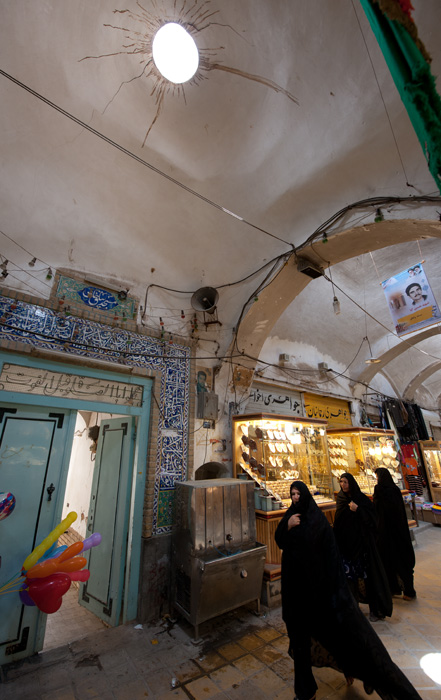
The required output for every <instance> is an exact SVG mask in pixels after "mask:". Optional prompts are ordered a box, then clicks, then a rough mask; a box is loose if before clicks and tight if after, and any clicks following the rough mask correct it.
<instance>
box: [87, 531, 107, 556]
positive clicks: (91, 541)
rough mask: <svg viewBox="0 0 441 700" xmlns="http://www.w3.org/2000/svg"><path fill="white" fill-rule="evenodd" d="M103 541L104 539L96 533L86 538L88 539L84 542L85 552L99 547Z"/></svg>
mask: <svg viewBox="0 0 441 700" xmlns="http://www.w3.org/2000/svg"><path fill="white" fill-rule="evenodd" d="M101 539H102V537H101V535H100V533H99V532H94V533H93V535H91V536H90V537H86V539H85V540H83V552H86V551H87V550H88V549H91V548H92V547H96V546H97V545H99V544H100V543H101Z"/></svg>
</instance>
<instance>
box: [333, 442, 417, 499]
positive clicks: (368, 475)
mask: <svg viewBox="0 0 441 700" xmlns="http://www.w3.org/2000/svg"><path fill="white" fill-rule="evenodd" d="M327 435H328V450H329V461H330V464H331V473H332V480H333V484H334V491H340V476H341V475H342V474H343V473H344V472H349V473H350V474H352V475H353V477H354V478H355V480H356V481H357V483H358V485H359V486H360V489H361V490H362V491H363V493H366V494H367V495H372V494H373V493H374V487H375V485H376V483H377V477H376V476H375V470H376V469H378V467H386V469H388V470H389V471H390V473H391V475H392V479H393V480H394V483H395V484H396V485H397V486H398V488H400V489H404V488H405V486H404V482H403V476H402V473H401V470H400V462H399V461H398V459H397V445H396V443H395V434H394V432H393V430H375V429H372V428H332V429H329V430H328V431H327Z"/></svg>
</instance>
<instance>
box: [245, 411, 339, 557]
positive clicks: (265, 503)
mask: <svg viewBox="0 0 441 700" xmlns="http://www.w3.org/2000/svg"><path fill="white" fill-rule="evenodd" d="M232 421H233V468H234V476H236V477H238V478H246V479H253V480H254V482H255V487H256V488H255V492H254V493H255V499H256V500H255V503H256V528H257V538H258V539H259V541H260V542H263V543H264V544H266V545H267V562H270V563H274V564H279V563H280V561H281V552H280V550H279V549H278V547H277V546H276V544H275V542H274V533H275V531H276V528H277V525H278V524H279V522H280V520H281V518H282V516H283V515H284V513H285V510H286V509H287V508H289V506H290V505H291V497H290V486H291V483H292V482H293V481H295V480H296V479H299V480H301V481H303V482H305V483H306V484H307V485H308V488H309V490H310V492H311V494H312V495H313V497H314V499H315V501H316V502H317V504H318V505H319V507H320V508H321V509H322V510H323V511H324V512H325V515H326V517H327V518H328V520H329V521H330V522H332V521H333V515H334V513H335V501H334V498H333V484H332V477H331V471H330V466H329V459H328V449H327V441H326V425H327V423H326V421H324V420H315V419H310V418H299V417H298V416H296V417H293V418H291V417H289V416H286V415H277V414H271V413H268V414H265V413H255V414H245V415H239V416H233V419H232Z"/></svg>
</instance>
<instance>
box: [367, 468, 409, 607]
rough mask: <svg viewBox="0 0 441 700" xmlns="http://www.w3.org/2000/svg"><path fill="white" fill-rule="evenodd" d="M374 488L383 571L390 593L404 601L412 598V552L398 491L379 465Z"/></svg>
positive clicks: (401, 500)
mask: <svg viewBox="0 0 441 700" xmlns="http://www.w3.org/2000/svg"><path fill="white" fill-rule="evenodd" d="M375 474H376V475H377V482H378V483H377V485H376V486H375V489H374V506H375V510H376V513H377V517H378V539H377V541H378V551H379V552H380V557H381V560H382V562H383V566H384V569H385V571H386V575H387V579H388V581H389V587H390V591H391V594H392V595H401V593H403V598H404V600H413V599H414V598H416V591H415V588H414V584H413V570H414V567H415V552H414V549H413V545H412V540H411V539H410V531H409V524H408V522H407V514H406V509H405V507H404V501H403V496H402V495H401V491H400V489H399V488H398V486H396V485H395V484H394V481H393V479H392V476H391V474H390V472H389V470H388V469H386V468H385V467H379V468H378V469H377V470H376V472H375Z"/></svg>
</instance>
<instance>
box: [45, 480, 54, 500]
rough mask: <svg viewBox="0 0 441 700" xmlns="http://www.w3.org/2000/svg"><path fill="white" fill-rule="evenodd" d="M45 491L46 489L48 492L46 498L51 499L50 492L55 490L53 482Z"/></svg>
mask: <svg viewBox="0 0 441 700" xmlns="http://www.w3.org/2000/svg"><path fill="white" fill-rule="evenodd" d="M46 491H47V492H48V494H49V496H48V499H47V500H48V501H52V494H53V492H54V491H55V486H54V485H53V484H51V485H50V486H48V487H47V489H46Z"/></svg>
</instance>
